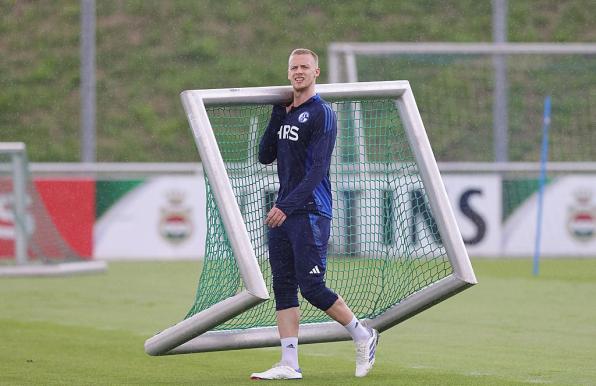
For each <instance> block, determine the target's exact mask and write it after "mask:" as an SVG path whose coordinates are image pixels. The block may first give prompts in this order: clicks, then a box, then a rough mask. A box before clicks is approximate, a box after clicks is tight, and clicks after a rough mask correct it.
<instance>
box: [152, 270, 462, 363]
mask: <svg viewBox="0 0 596 386" xmlns="http://www.w3.org/2000/svg"><path fill="white" fill-rule="evenodd" d="M472 285H473V283H468V282H465V281H462V280H460V279H458V278H457V277H456V276H454V275H450V276H447V277H446V278H443V279H442V280H440V281H437V282H435V283H434V284H431V285H430V286H429V287H427V288H425V289H424V290H423V291H419V292H417V293H414V294H412V295H411V296H409V297H407V298H405V299H404V300H403V301H401V302H400V303H399V304H397V305H395V306H394V307H392V308H390V309H388V310H387V311H385V312H384V313H383V314H381V315H379V316H378V317H376V318H374V319H365V320H363V322H364V323H365V324H366V325H368V326H370V327H372V328H374V329H376V330H377V331H379V333H381V332H383V331H385V330H387V329H389V328H391V327H393V326H395V325H396V324H399V323H401V322H403V321H404V320H406V319H409V318H411V317H413V316H415V315H416V314H418V313H420V312H422V311H424V310H425V309H427V308H429V307H432V306H433V305H434V304H436V303H439V302H441V301H443V300H445V299H447V298H449V297H451V296H453V295H456V294H457V293H459V292H461V291H463V290H465V289H466V288H468V287H470V286H472ZM349 340H352V337H351V336H350V335H349V333H348V332H347V330H346V329H345V327H343V326H341V325H340V324H339V323H337V322H334V321H330V322H321V323H309V324H301V325H300V331H299V333H298V341H299V343H300V344H311V343H325V342H340V341H349ZM277 346H279V333H278V330H277V327H276V326H270V327H258V328H247V329H243V330H219V331H209V332H207V333H205V334H203V335H200V336H198V337H196V338H194V339H192V340H190V341H188V342H186V343H184V344H181V345H180V346H178V347H176V348H174V349H172V350H170V351H168V352H166V353H164V354H162V355H176V354H192V353H202V352H212V351H228V350H241V349H250V348H262V347H277Z"/></svg>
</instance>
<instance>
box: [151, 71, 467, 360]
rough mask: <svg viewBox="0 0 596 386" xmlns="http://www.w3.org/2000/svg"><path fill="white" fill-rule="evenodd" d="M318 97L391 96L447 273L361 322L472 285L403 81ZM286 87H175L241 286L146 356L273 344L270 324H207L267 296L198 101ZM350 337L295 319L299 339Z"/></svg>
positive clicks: (251, 99) (281, 97) (409, 310)
mask: <svg viewBox="0 0 596 386" xmlns="http://www.w3.org/2000/svg"><path fill="white" fill-rule="evenodd" d="M316 91H317V93H318V94H319V95H320V96H321V97H322V98H324V99H328V100H335V99H348V98H358V100H362V99H366V98H388V99H392V100H395V103H396V106H397V109H398V111H399V114H400V116H401V118H402V121H403V124H404V128H405V131H406V134H407V138H408V142H409V145H410V147H411V148H412V151H413V153H414V156H415V158H416V162H417V164H418V166H419V170H420V174H421V178H422V181H423V184H424V186H425V187H426V188H427V189H428V196H429V197H428V199H429V205H430V207H431V209H432V212H433V213H434V215H435V217H436V221H437V226H438V229H439V232H440V235H441V238H442V240H443V244H444V246H445V250H446V252H447V256H448V259H449V261H450V263H451V266H452V269H453V272H452V273H451V274H450V275H449V276H447V277H445V278H443V279H441V280H439V281H436V282H435V283H433V284H430V285H428V286H426V287H424V288H422V289H421V290H420V291H418V292H416V293H414V294H412V295H410V296H408V297H406V298H405V299H403V300H402V301H400V302H399V303H398V304H396V305H394V306H393V307H391V308H389V309H388V310H386V311H385V312H383V313H382V314H380V315H379V316H377V317H375V318H372V319H369V320H367V321H366V322H367V323H368V324H369V325H370V326H373V327H375V328H377V329H378V330H379V331H384V330H386V329H388V328H390V327H392V326H394V325H396V324H398V323H399V322H401V321H403V320H405V319H407V318H409V317H411V316H413V315H415V314H417V313H419V312H421V311H423V310H425V309H426V308H428V307H430V306H432V305H433V304H436V303H438V302H440V301H442V300H444V299H446V298H448V297H450V296H453V295H455V294H456V293H458V292H460V291H462V290H463V289H465V288H467V287H469V286H471V285H473V284H476V283H477V281H476V277H475V275H474V271H473V269H472V266H471V263H470V260H469V257H468V255H467V252H466V249H465V246H464V244H463V241H462V237H461V234H460V232H459V228H458V226H457V224H456V222H455V217H454V215H453V212H452V210H451V207H450V205H449V201H448V198H447V194H446V191H445V188H444V186H443V183H442V180H441V176H440V174H439V170H438V168H437V164H436V161H435V159H434V156H433V153H432V150H431V147H430V143H429V140H428V137H427V135H426V131H425V129H424V126H423V123H422V119H421V117H420V113H419V111H418V108H417V106H416V102H415V100H414V96H413V94H412V90H411V88H410V84H409V82H408V81H385V82H363V83H344V84H321V85H317V88H316ZM291 95H292V88H291V87H290V86H277V87H255V88H239V89H212V90H188V91H184V92H182V94H181V99H182V104H183V107H184V111H185V113H186V116H187V119H188V122H189V124H190V127H191V130H192V133H193V136H194V139H195V143H196V146H197V149H198V152H199V154H200V156H201V160H202V163H203V169H204V171H205V174H206V176H207V178H208V179H209V183H210V184H211V187H212V190H213V193H214V197H215V201H216V203H217V206H218V210H219V212H220V215H221V219H222V223H223V225H224V229H225V231H226V232H227V236H228V238H229V241H230V245H231V248H232V251H233V254H234V258H235V261H236V264H237V266H238V270H239V272H240V276H241V278H242V281H243V284H244V287H245V289H244V291H241V292H239V293H238V294H236V295H235V296H233V297H231V298H228V299H226V300H224V301H222V302H220V303H217V304H215V305H213V306H211V307H210V308H208V309H206V310H203V311H201V312H199V313H197V314H195V315H193V316H191V317H189V318H188V319H185V320H183V321H181V322H179V323H178V324H176V325H174V326H172V327H169V328H167V329H166V330H164V331H162V332H160V333H158V334H156V335H155V336H153V337H151V338H149V339H147V340H146V342H145V351H146V352H147V353H148V354H150V355H169V354H186V353H193V352H207V351H220V350H231V349H242V348H256V347H270V346H276V345H278V344H279V336H278V335H277V328H275V327H258V328H248V329H237V330H222V331H209V330H210V329H211V328H213V327H214V326H217V325H218V324H220V323H223V322H225V321H227V320H229V319H231V318H233V317H234V316H236V315H238V314H240V313H242V312H244V311H246V310H248V309H250V308H252V307H254V306H256V305H258V304H260V303H262V302H264V301H266V300H268V299H269V291H268V290H267V287H266V284H265V281H264V279H263V275H262V273H261V270H260V267H259V264H258V261H257V258H256V256H255V252H254V248H253V246H252V245H251V241H250V238H249V235H248V232H247V229H246V226H245V224H244V221H243V218H242V214H241V211H240V208H239V205H238V202H237V200H236V197H235V195H234V192H233V189H232V186H231V183H230V179H229V176H228V174H227V171H226V168H225V164H224V161H223V158H222V156H221V153H220V151H219V148H218V145H217V142H216V139H215V135H214V133H213V128H212V126H211V123H210V121H209V117H208V115H207V110H206V106H214V105H230V104H277V103H283V102H286V101H289V100H290V98H291ZM348 339H350V337H349V335H348V334H347V333H346V331H345V329H344V328H343V327H341V326H340V325H339V324H337V323H332V322H321V323H310V324H303V325H301V326H300V332H299V341H300V343H319V342H329V341H341V340H348Z"/></svg>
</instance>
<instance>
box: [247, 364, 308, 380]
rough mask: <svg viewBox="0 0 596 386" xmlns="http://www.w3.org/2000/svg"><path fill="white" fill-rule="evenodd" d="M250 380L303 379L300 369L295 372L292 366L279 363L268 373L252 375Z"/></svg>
mask: <svg viewBox="0 0 596 386" xmlns="http://www.w3.org/2000/svg"><path fill="white" fill-rule="evenodd" d="M250 379H302V372H301V371H300V369H298V370H295V369H293V368H291V367H290V366H286V365H283V364H281V363H277V364H275V365H274V366H273V367H272V368H270V369H269V370H267V371H263V372H262V373H252V374H251V375H250Z"/></svg>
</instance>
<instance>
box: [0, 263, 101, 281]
mask: <svg viewBox="0 0 596 386" xmlns="http://www.w3.org/2000/svg"><path fill="white" fill-rule="evenodd" d="M107 269H108V265H107V263H106V262H105V261H101V260H95V261H80V262H79V261H77V262H66V263H57V264H53V263H48V264H31V265H15V266H9V267H2V266H0V277H40V276H41V277H51V276H71V275H84V274H96V273H103V272H105V271H107Z"/></svg>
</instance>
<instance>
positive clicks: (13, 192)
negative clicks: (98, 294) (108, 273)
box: [0, 142, 106, 277]
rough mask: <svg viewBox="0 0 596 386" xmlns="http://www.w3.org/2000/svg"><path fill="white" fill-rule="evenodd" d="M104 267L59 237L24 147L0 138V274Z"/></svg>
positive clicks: (69, 271)
mask: <svg viewBox="0 0 596 386" xmlns="http://www.w3.org/2000/svg"><path fill="white" fill-rule="evenodd" d="M105 270H106V263H105V262H103V261H89V260H84V259H83V258H82V257H81V256H79V255H78V254H77V253H76V252H75V251H74V250H73V249H72V248H71V247H70V246H69V245H68V243H67V242H66V241H65V240H64V239H63V238H62V236H61V235H60V232H59V231H58V229H57V228H56V226H55V224H54V222H53V221H52V218H51V217H50V215H49V214H48V212H47V210H46V208H45V206H44V203H43V201H42V200H41V198H40V196H39V194H38V192H37V190H36V189H35V185H34V184H33V182H32V181H30V178H29V167H28V161H27V148H26V146H25V144H24V143H22V142H0V277H9V276H55V275H70V274H82V273H96V272H103V271H105Z"/></svg>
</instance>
